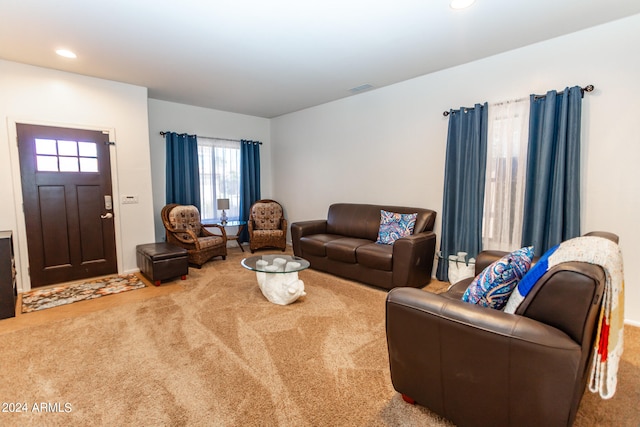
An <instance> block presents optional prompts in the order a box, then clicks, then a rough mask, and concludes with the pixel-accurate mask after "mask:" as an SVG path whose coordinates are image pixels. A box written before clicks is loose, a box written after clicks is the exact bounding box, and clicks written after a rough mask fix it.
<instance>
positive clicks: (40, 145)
mask: <svg viewBox="0 0 640 427" xmlns="http://www.w3.org/2000/svg"><path fill="white" fill-rule="evenodd" d="M36 154H50V155H53V156H55V155H57V154H58V151H57V149H56V140H55V139H36ZM56 170H57V167H56Z"/></svg>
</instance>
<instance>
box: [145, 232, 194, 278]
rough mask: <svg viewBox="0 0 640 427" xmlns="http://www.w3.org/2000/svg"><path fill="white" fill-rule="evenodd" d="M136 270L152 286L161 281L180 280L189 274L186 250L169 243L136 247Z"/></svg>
mask: <svg viewBox="0 0 640 427" xmlns="http://www.w3.org/2000/svg"><path fill="white" fill-rule="evenodd" d="M136 262H137V264H138V268H139V269H140V271H141V272H142V274H144V276H145V277H146V278H148V279H149V280H151V281H152V282H153V284H154V285H156V286H160V282H161V281H162V280H167V279H172V278H174V277H178V276H180V278H181V279H182V280H185V279H186V278H187V274H189V260H188V258H187V250H186V249H184V248H181V247H179V246H175V245H172V244H170V243H164V242H162V243H147V244H144V245H138V246H136Z"/></svg>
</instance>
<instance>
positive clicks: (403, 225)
mask: <svg viewBox="0 0 640 427" xmlns="http://www.w3.org/2000/svg"><path fill="white" fill-rule="evenodd" d="M417 216H418V214H417V213H412V214H402V213H397V212H389V211H385V210H384V209H382V210H380V228H379V229H378V239H377V240H376V243H379V244H383V245H391V244H393V242H395V241H396V240H398V239H400V238H401V237H407V236H410V235H411V233H413V228H414V227H415V225H416V218H417Z"/></svg>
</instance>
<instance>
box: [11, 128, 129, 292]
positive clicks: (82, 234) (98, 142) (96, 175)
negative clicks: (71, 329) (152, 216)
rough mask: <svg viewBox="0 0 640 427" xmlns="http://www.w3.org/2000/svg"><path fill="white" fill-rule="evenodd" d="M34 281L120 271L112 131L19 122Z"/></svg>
mask: <svg viewBox="0 0 640 427" xmlns="http://www.w3.org/2000/svg"><path fill="white" fill-rule="evenodd" d="M17 133H18V151H19V153H20V172H21V175H22V197H23V200H24V216H25V223H26V228H27V241H28V248H29V273H30V277H31V286H32V287H38V286H44V285H49V284H53V283H62V282H67V281H72V280H80V279H85V278H88V277H95V276H102V275H106V274H112V273H116V272H117V269H118V268H117V262H116V245H115V231H114V222H113V209H112V208H113V206H112V202H111V165H110V161H109V145H108V141H109V138H108V135H105V134H103V132H100V131H90V130H80V129H67V128H59V127H50V126H36V125H25V124H18V125H17Z"/></svg>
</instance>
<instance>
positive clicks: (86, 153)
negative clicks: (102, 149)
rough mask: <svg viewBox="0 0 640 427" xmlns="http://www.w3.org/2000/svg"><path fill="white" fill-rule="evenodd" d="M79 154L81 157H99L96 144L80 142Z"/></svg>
mask: <svg viewBox="0 0 640 427" xmlns="http://www.w3.org/2000/svg"><path fill="white" fill-rule="evenodd" d="M78 154H79V155H80V157H98V149H97V148H96V143H95V142H78Z"/></svg>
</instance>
